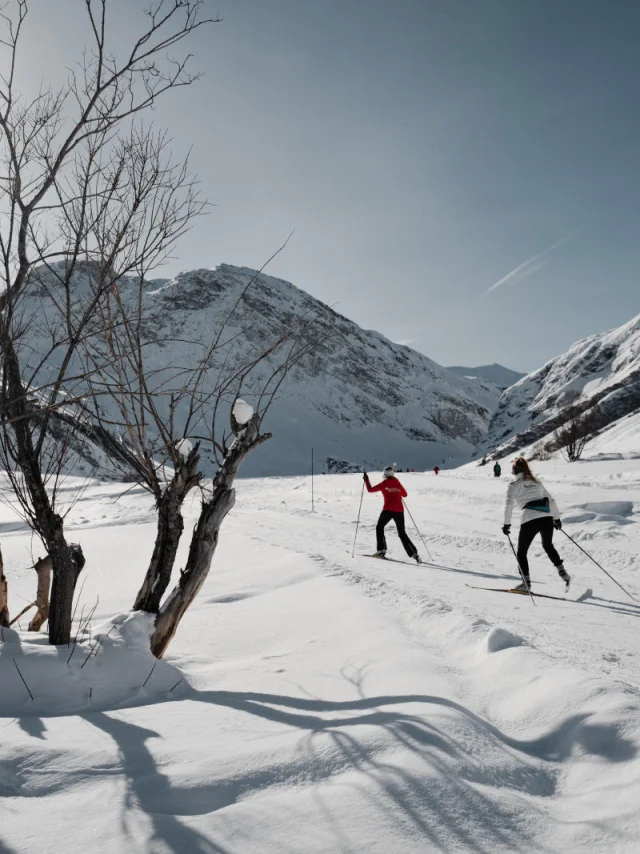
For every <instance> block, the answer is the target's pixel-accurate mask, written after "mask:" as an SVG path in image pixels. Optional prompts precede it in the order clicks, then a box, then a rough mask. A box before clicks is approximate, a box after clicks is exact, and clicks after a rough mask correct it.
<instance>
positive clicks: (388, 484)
mask: <svg viewBox="0 0 640 854" xmlns="http://www.w3.org/2000/svg"><path fill="white" fill-rule="evenodd" d="M365 485H366V487H367V492H381V493H382V495H383V496H384V507H383V508H382V509H383V510H389V511H390V512H391V513H404V506H403V504H402V499H403V498H406V497H407V490H406V489H405V488H404V486H403V485H402V484H401V483H400V481H399V480H398V478H397V477H385V479H384V480H383V481H382V483H378V484H376V485H375V486H371V484H370V483H369V481H368V480H365Z"/></svg>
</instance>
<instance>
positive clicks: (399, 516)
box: [393, 513, 418, 557]
mask: <svg viewBox="0 0 640 854" xmlns="http://www.w3.org/2000/svg"><path fill="white" fill-rule="evenodd" d="M393 519H394V521H395V523H396V528H397V529H398V536H399V537H400V542H401V543H402V545H403V546H404V550H405V552H406V553H407V554H408V555H409V557H413V556H414V555H417V554H418V549H417V548H416V547H415V546H414V545H413V543H412V542H411V540H410V539H409V537H408V536H407V532H406V531H405V528H404V513H394V514H393Z"/></svg>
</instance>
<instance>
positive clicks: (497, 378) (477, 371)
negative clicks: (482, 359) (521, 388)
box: [447, 362, 525, 389]
mask: <svg viewBox="0 0 640 854" xmlns="http://www.w3.org/2000/svg"><path fill="white" fill-rule="evenodd" d="M447 370H448V371H451V373H452V374H455V375H456V376H458V377H468V378H472V377H473V378H476V377H477V378H479V379H481V380H485V381H486V382H489V383H492V384H493V385H495V386H498V388H500V389H505V388H508V387H509V386H510V385H513V384H514V383H516V382H518V380H519V379H522V377H523V376H525V375H524V374H522V373H520V372H519V371H512V370H511V369H510V368H505V367H504V365H499V364H498V363H497V362H494V363H493V365H480V366H478V367H476V368H464V367H461V366H460V365H453V366H449V367H447Z"/></svg>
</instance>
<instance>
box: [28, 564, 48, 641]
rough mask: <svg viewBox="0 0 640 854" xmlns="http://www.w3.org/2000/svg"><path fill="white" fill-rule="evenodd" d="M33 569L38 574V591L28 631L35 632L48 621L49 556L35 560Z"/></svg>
mask: <svg viewBox="0 0 640 854" xmlns="http://www.w3.org/2000/svg"><path fill="white" fill-rule="evenodd" d="M33 568H34V569H35V571H36V572H37V573H38V590H37V593H36V606H37V608H38V610H37V612H36V614H35V616H34V618H33V619H32V620H31V622H30V623H29V631H30V632H37V631H39V630H40V629H41V628H42V626H43V625H44V623H45V622H46V621H47V620H48V619H49V591H50V590H51V558H50V557H49V555H47V556H46V557H41V558H40V560H37V561H36V563H35V566H34V567H33Z"/></svg>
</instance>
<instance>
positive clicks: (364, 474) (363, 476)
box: [362, 471, 369, 483]
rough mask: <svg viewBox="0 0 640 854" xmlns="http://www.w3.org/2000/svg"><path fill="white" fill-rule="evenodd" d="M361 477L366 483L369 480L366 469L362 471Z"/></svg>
mask: <svg viewBox="0 0 640 854" xmlns="http://www.w3.org/2000/svg"><path fill="white" fill-rule="evenodd" d="M362 479H363V480H366V481H367V483H368V482H369V475H368V474H367V473H366V471H365V472H364V473H363V475H362Z"/></svg>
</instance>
